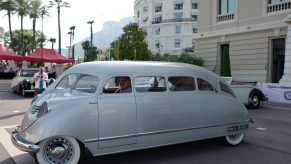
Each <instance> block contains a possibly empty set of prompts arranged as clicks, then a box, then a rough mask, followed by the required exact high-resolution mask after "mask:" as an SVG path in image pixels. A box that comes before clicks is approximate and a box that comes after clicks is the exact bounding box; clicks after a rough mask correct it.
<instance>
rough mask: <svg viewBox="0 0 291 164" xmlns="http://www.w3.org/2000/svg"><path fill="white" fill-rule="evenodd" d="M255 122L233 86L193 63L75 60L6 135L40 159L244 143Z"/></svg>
mask: <svg viewBox="0 0 291 164" xmlns="http://www.w3.org/2000/svg"><path fill="white" fill-rule="evenodd" d="M250 122H252V119H251V118H250V117H249V114H248V111H247V109H246V108H245V106H244V105H243V104H241V103H240V102H239V101H238V100H237V99H236V98H235V96H234V94H233V92H232V90H231V88H229V86H228V85H227V84H226V82H224V81H223V80H221V78H220V77H218V76H216V75H215V74H213V73H212V72H210V71H208V70H206V69H204V68H202V67H198V66H193V65H189V64H181V63H167V62H130V61H106V62H88V63H83V64H78V65H75V66H73V67H72V68H70V69H68V70H67V71H65V72H64V73H63V74H62V75H61V76H60V77H58V78H57V80H56V81H55V82H54V83H53V84H52V85H50V86H49V87H48V89H47V90H45V91H44V92H43V93H42V94H41V95H38V96H37V97H35V99H33V101H32V104H31V106H30V108H29V109H28V111H27V113H26V115H25V116H24V119H23V121H22V123H21V125H20V126H17V127H16V128H15V129H14V130H13V132H12V134H11V139H12V142H13V143H14V145H15V146H16V147H17V148H19V149H20V150H23V151H26V152H30V153H36V157H37V160H38V162H39V163H41V164H47V163H48V164H51V163H66V164H69V163H70V164H76V163H77V162H78V161H80V160H82V158H81V157H83V156H82V154H83V153H84V150H85V148H87V149H88V150H89V151H90V152H91V154H92V155H94V156H99V155H104V154H111V153H118V152H124V151H131V150H137V149H144V148H149V147H156V146H162V145H169V144H176V143H181V142H189V141H195V140H201V139H208V138H215V137H222V138H223V139H224V140H225V141H226V143H228V144H230V145H238V144H240V143H241V142H242V141H243V138H244V136H245V133H246V131H247V130H248V127H249V123H250Z"/></svg>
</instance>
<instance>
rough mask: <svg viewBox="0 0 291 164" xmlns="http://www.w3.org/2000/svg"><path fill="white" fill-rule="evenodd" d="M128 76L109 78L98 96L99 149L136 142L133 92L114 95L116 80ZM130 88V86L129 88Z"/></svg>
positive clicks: (135, 112) (116, 85)
mask: <svg viewBox="0 0 291 164" xmlns="http://www.w3.org/2000/svg"><path fill="white" fill-rule="evenodd" d="M122 77H128V78H129V79H130V83H132V78H131V76H130V75H122V76H109V77H108V78H107V80H106V81H105V83H104V84H103V89H101V92H100V94H99V96H98V112H99V124H98V125H99V148H108V147H115V146H125V145H130V144H135V143H136V142H137V137H136V132H137V127H136V114H137V111H136V102H135V96H134V92H133V91H132V88H131V91H130V92H127V93H115V90H117V89H118V88H117V87H118V84H117V83H118V80H120V78H122ZM130 87H131V86H130Z"/></svg>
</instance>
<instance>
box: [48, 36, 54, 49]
mask: <svg viewBox="0 0 291 164" xmlns="http://www.w3.org/2000/svg"><path fill="white" fill-rule="evenodd" d="M48 41H49V42H51V43H52V49H54V43H56V38H50V39H49V40H48Z"/></svg>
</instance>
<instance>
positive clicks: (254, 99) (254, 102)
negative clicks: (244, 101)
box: [250, 92, 261, 109]
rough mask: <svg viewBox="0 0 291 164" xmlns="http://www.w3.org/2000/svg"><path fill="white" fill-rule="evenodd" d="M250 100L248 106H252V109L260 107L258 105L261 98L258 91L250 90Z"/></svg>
mask: <svg viewBox="0 0 291 164" xmlns="http://www.w3.org/2000/svg"><path fill="white" fill-rule="evenodd" d="M250 100H251V103H250V107H251V108H253V109H258V108H260V106H261V98H260V96H259V94H258V93H256V92H252V93H251V94H250Z"/></svg>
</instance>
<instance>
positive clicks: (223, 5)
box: [218, 0, 235, 15]
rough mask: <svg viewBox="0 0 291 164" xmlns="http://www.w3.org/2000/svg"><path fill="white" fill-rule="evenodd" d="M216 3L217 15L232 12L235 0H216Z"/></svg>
mask: <svg viewBox="0 0 291 164" xmlns="http://www.w3.org/2000/svg"><path fill="white" fill-rule="evenodd" d="M218 5H219V6H218V14H219V15H224V14H230V13H234V10H235V0H218Z"/></svg>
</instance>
